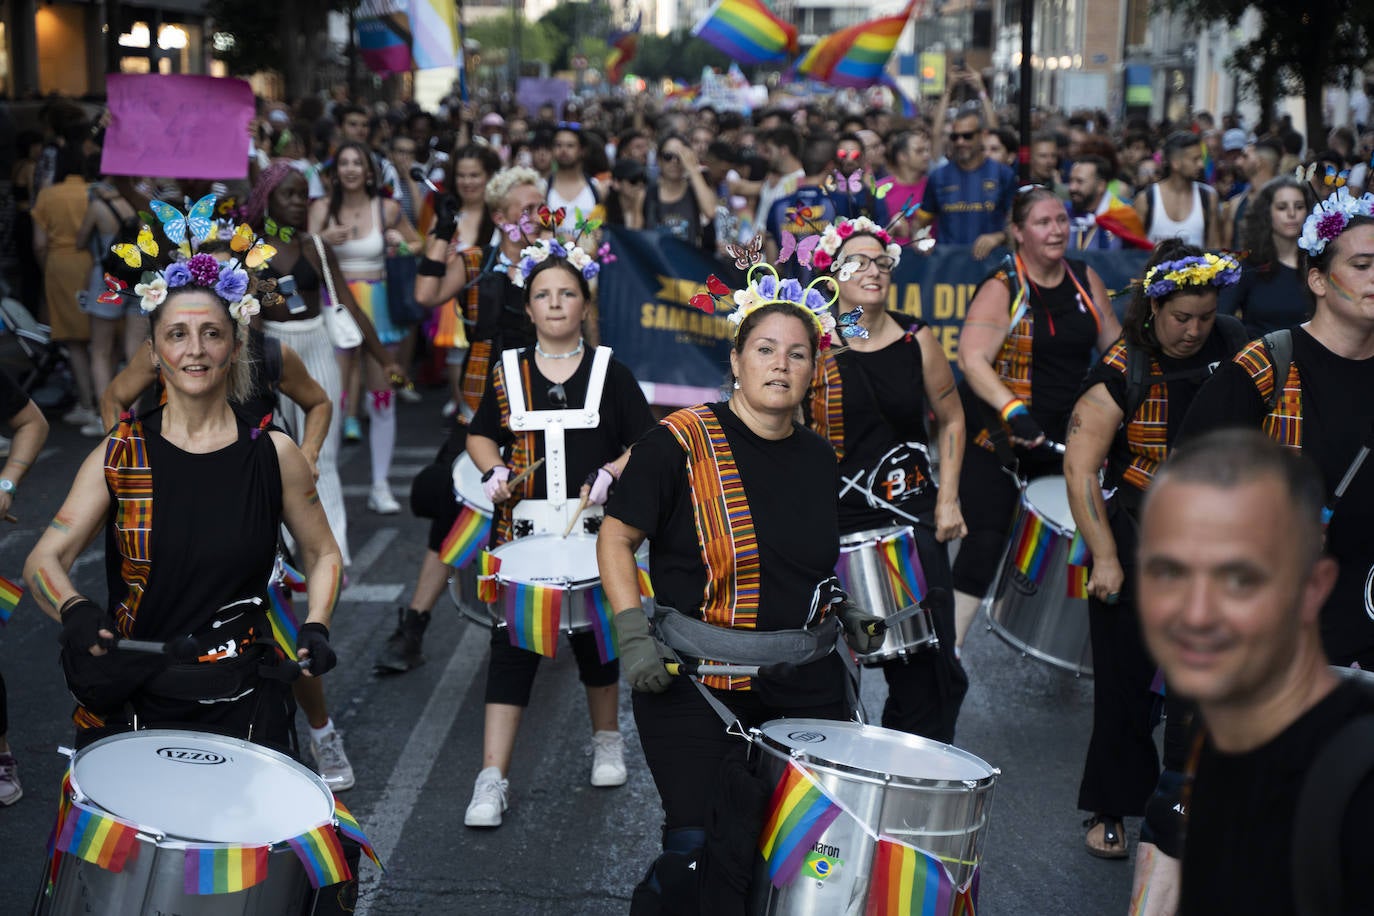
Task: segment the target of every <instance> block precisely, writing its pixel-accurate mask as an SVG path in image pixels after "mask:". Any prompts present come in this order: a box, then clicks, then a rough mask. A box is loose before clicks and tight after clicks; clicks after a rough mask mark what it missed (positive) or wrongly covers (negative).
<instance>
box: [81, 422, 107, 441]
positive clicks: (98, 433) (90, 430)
mask: <svg viewBox="0 0 1374 916" xmlns="http://www.w3.org/2000/svg"><path fill="white" fill-rule="evenodd" d="M107 431H108V430H106V429H105V424H104V423H101V422H100V421H99V420H96V421H95V422H94V423H86V424H85V425H83V426H82V427H81V435H83V436H85V437H86V438H88V439H100V438H102V437H103V436H104V435H105V433H106V432H107Z"/></svg>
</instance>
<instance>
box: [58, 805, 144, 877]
mask: <svg viewBox="0 0 1374 916" xmlns="http://www.w3.org/2000/svg"><path fill="white" fill-rule="evenodd" d="M137 836H138V828H137V827H134V826H133V825H132V824H126V823H124V822H123V821H120V820H116V819H115V818H113V817H106V816H105V815H102V814H97V813H96V812H95V811H92V810H91V809H89V808H86V807H83V806H82V805H81V804H80V803H79V802H72V803H71V806H70V807H69V808H68V810H67V817H66V820H65V822H64V823H63V824H62V832H61V833H60V834H59V835H58V837H57V850H58V851H59V852H65V853H70V854H71V855H74V856H76V857H77V858H80V859H85V860H86V861H87V862H90V863H91V864H93V865H99V866H100V867H101V868H103V869H106V870H107V871H113V872H121V871H123V870H124V863H125V861H126V860H127V859H128V858H129V853H130V852H132V851H133V848H134V840H135V838H136V837H137Z"/></svg>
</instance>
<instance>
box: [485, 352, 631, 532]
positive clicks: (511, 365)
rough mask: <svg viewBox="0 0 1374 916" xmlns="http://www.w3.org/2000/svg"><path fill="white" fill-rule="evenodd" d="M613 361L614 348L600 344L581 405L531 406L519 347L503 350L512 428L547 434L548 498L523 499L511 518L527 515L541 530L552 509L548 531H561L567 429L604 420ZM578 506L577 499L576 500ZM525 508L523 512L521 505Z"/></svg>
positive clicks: (589, 426)
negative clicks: (555, 521)
mask: <svg viewBox="0 0 1374 916" xmlns="http://www.w3.org/2000/svg"><path fill="white" fill-rule="evenodd" d="M610 364H611V348H610V347H597V348H596V351H595V353H594V354H593V356H592V370H591V378H590V379H589V380H588V382H587V398H586V400H585V401H584V402H583V405H582V406H581V407H579V408H568V409H563V410H531V409H530V408H529V407H528V405H527V403H526V400H525V391H524V387H523V385H521V383H520V363H519V351H518V350H507V351H505V352H504V353H502V354H501V368H502V370H503V371H504V372H505V376H506V395H507V397H508V398H509V400H510V428H511V431H512V432H517V433H524V432H534V431H536V430H537V431H540V432H542V433H543V434H544V457H545V459H546V460H547V462H548V465H547V467H545V469H544V492H545V496H546V498H545V499H540V500H534V499H522V500H520V501H519V502H518V503H516V504H515V505H514V506H513V507H512V508H511V519H512V521H514V520H515V519H518V518H526V519H529V520H530V521H531V522H533V523H534V526H535V532H534V533H544V532H541V531H540V530H539V528H540V525H539V522H540V521H545V522H548V521H549V519H548V516H549V515H550V514H551V513H558V515H559V519H560V520H559V527H558V530H554V531H550V532H548V533H553V534H558V533H560V532H561V531H562V527H561V525H562V524H564V523H566V522H567V521H568V519H566V518H564V517H563V516H566V514H567V504H568V481H567V475H568V470H567V465H568V456H567V448H566V445H565V441H564V431H565V430H569V429H595V428H596V427H597V426H599V425H600V424H601V393H602V391H603V390H604V388H605V387H606V372H607V370H608V369H609V368H610ZM573 505H574V506H576V503H574V504H573ZM522 507H523V508H524V511H523V512H522V511H521V509H522Z"/></svg>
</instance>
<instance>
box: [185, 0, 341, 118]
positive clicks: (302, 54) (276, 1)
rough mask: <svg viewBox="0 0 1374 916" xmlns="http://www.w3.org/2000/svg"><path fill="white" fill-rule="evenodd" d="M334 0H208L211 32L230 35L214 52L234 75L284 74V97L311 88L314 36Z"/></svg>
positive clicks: (323, 26)
mask: <svg viewBox="0 0 1374 916" xmlns="http://www.w3.org/2000/svg"><path fill="white" fill-rule="evenodd" d="M333 8H337V5H336V3H335V2H332V0H210V2H209V3H208V4H207V7H206V9H207V12H209V14H210V16H211V17H213V19H214V22H215V31H216V32H218V33H224V34H226V35H229V36H232V40H231V41H226V42H223V44H222V45H220V46H217V47H216V50H215V56H216V57H217V58H219V59H220V60H222V61H224V62H225V64H226V65H227V66H228V67H229V71H230V72H231V73H233V74H235V75H243V76H246V75H249V74H252V73H256V72H258V71H260V70H275V71H277V72H278V73H281V74H282V78H283V80H284V82H285V84H286V94H287V97H288V98H299V97H300V96H302V95H304V94H305V93H306V92H308V91H309V88H310V87H309V83H310V74H311V73H312V71H314V69H315V63H316V60H317V51H318V45H317V42H316V40H315V39H316V36H319V35H323V34H325V31H326V28H327V24H326V17H327V15H328V13H329V10H330V9H333Z"/></svg>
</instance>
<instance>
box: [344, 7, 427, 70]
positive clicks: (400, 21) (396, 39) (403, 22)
mask: <svg viewBox="0 0 1374 916" xmlns="http://www.w3.org/2000/svg"><path fill="white" fill-rule="evenodd" d="M353 21H354V25H355V26H356V28H357V31H358V53H359V54H360V55H361V57H362V60H363V63H364V64H366V65H367V69H369V70H371V71H372V72H373V73H375V74H377V75H378V76H389V75H391V74H393V73H409V72H410V68H411V64H413V63H414V61H413V60H412V59H411V56H410V41H411V38H410V15H409V13H408V12H407V11H406V10H405V8H404V6H403V4H402V3H401V2H398V0H363V2H362V3H360V4H359V5H358V9H357V11H356V14H355V17H354V20H353Z"/></svg>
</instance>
